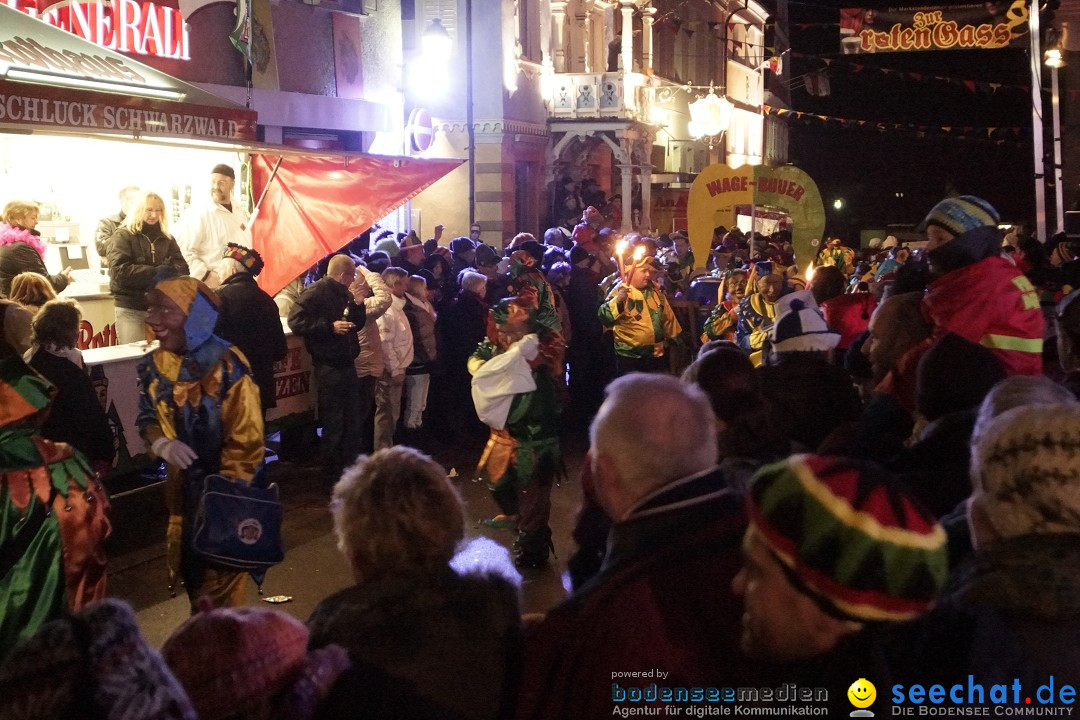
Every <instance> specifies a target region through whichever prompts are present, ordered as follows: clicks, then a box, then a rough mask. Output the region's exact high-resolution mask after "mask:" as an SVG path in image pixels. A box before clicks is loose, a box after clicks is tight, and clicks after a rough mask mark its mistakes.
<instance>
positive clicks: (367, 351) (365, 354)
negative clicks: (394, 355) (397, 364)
mask: <svg viewBox="0 0 1080 720" xmlns="http://www.w3.org/2000/svg"><path fill="white" fill-rule="evenodd" d="M356 272H358V273H360V274H361V275H363V276H364V280H365V281H367V284H368V287H369V288H371V295H369V296H368V297H366V298H364V309H365V310H366V311H367V313H366V315H365V319H364V327H362V328H360V330H359V331H358V334H357V337H359V338H360V354H359V355H357V356H356V361H355V363H354V364H355V366H356V374H357V375H358V376H360V377H367V376H369V375H370V376H373V377H381V376H382V374H383V370H384V369H385V365H384V363H383V356H382V341H381V339H380V338H379V325H378V322H377V321H378V319H379V318H381V317H382V316H383V315H384V314H385V313H386V310H387V308H389V307H390V301H391V300H393V299H394V296H393V295H392V294H391V293H390V288H388V287H386V283H384V282H383V279H382V275H379V273H373V272H371V271H370V270H368V269H367V268H366V267H364V266H363V265H357V266H356Z"/></svg>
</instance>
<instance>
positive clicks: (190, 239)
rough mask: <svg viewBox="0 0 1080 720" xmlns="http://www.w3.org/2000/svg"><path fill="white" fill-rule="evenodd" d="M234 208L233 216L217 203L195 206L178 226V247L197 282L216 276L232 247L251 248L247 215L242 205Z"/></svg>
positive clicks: (235, 205)
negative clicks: (224, 257) (223, 255)
mask: <svg viewBox="0 0 1080 720" xmlns="http://www.w3.org/2000/svg"><path fill="white" fill-rule="evenodd" d="M232 208H233V209H232V212H229V211H228V210H226V209H225V208H224V207H222V206H221V205H218V204H217V203H215V202H208V203H206V204H204V205H192V206H191V207H189V208H188V209H187V210H186V211H185V212H184V214H183V215H182V216H181V217H180V219H179V220H178V221H177V222H176V227H174V228H173V231H174V233H175V235H176V244H177V245H179V246H180V252H181V253H183V255H184V260H187V264H188V268H189V270H190V272H191V276H192V277H193V278H196V279H198V280H205V279H206V276H207V275H209V274H210V273H211V272H215V273H216V272H217V269H218V263H220V262H221V256H222V254H224V252H225V246H226V245H228V244H229V243H231V242H234V243H238V244H240V245H245V246H248V247H250V246H251V239H250V238H251V234H250V233H249V232H248V231H247V221H248V217H247V212H246V211H245V210H244V208H243V207H242V206H241V205H240V203H238V202H234V203H233V206H232Z"/></svg>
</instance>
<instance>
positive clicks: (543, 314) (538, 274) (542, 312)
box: [509, 250, 562, 337]
mask: <svg viewBox="0 0 1080 720" xmlns="http://www.w3.org/2000/svg"><path fill="white" fill-rule="evenodd" d="M510 277H511V278H512V279H511V281H510V287H509V290H510V292H511V294H513V295H520V294H521V293H522V290H523V289H524V288H525V287H532V288H533V289H534V290H535V291H536V309H535V311H534V313H533V318H532V321H531V324H532V326H533V332H535V333H537V334H538V335H540V336H541V337H543V336H546V335H549V334H551V333H561V332H562V322H560V320H559V311H558V310H556V308H555V294H554V292H553V291H552V289H551V285H549V284H548V281H547V279H546V278H544V273H543V272H542V271H541V269H540V267H539V265H537V263H536V258H535V257H533V256H532V255H530V254H529V253H528V252H526V251H525V250H515V251H514V252H513V253H511V255H510Z"/></svg>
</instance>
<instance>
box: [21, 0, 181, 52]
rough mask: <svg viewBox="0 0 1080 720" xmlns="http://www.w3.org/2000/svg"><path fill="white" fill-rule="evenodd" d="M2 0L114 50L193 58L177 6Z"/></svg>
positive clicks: (123, 0)
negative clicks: (41, 5) (43, 3)
mask: <svg viewBox="0 0 1080 720" xmlns="http://www.w3.org/2000/svg"><path fill="white" fill-rule="evenodd" d="M0 1H2V2H4V3H5V4H7V5H8V6H9V7H12V8H15V9H16V10H21V11H22V12H24V13H26V14H27V15H30V16H31V17H34V18H37V19H38V20H41V21H43V22H46V23H48V24H50V25H52V26H54V27H58V28H60V29H61V30H66V31H68V32H69V33H71V34H73V35H77V36H78V37H81V38H83V39H85V40H89V41H90V42H92V43H95V44H97V45H101V46H102V47H107V48H109V49H110V50H118V51H120V52H124V53H131V54H133V55H152V56H154V57H161V58H171V59H174V60H189V59H190V58H191V56H190V54H189V49H188V43H189V40H188V32H187V26H186V25H185V24H184V16H183V15H181V14H180V11H179V10H177V9H175V8H170V7H164V6H162V5H156V4H154V3H150V2H136V0H114V2H111V3H104V2H79V1H78V0H61V2H58V3H55V4H52V5H49V6H48V7H46V8H44V9H42V10H39V9H38V7H37V3H35V2H34V0H0Z"/></svg>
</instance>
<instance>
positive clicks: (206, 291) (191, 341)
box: [154, 275, 220, 350]
mask: <svg viewBox="0 0 1080 720" xmlns="http://www.w3.org/2000/svg"><path fill="white" fill-rule="evenodd" d="M154 290H157V291H159V292H161V293H163V294H164V295H165V296H166V297H168V298H169V299H170V300H172V301H173V302H174V303H176V304H177V306H178V307H179V308H180V309H181V310H182V311H183V312H184V314H185V315H187V320H185V321H184V335H185V337H187V347H188V350H194V349H195V348H197V347H199V346H200V345H202V344H203V343H204V342H206V341H207V340H209V339H210V336H211V335H213V334H214V326H215V325H217V319H218V308H219V307H220V304H219V302H218V297H217V295H216V294H215V293H214V291H213V290H211V289H210V288H209V287H207V286H206V285H204V284H203V283H202V282H200V281H198V280H196V279H195V278H193V277H188V276H186V275H185V276H182V277H174V278H167V279H165V280H160V281H158V283H157V284H156V285H154Z"/></svg>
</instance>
